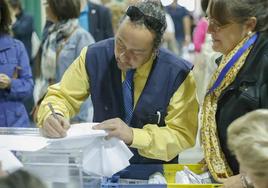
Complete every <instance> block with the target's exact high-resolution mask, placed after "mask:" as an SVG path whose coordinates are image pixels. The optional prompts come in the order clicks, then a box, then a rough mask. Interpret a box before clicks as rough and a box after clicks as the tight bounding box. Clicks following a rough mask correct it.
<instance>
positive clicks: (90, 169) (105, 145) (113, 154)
mask: <svg viewBox="0 0 268 188" xmlns="http://www.w3.org/2000/svg"><path fill="white" fill-rule="evenodd" d="M132 156H133V154H132V152H131V151H130V150H129V149H128V147H127V146H126V145H125V144H124V143H123V141H120V140H118V139H116V138H112V139H109V140H105V139H101V138H98V139H95V140H94V142H92V143H91V145H89V146H88V147H87V148H86V149H85V150H84V156H83V165H82V166H83V170H84V172H86V173H88V174H94V175H99V176H107V177H110V176H112V175H113V174H115V173H117V172H119V171H120V170H123V169H124V168H126V167H127V166H129V165H130V164H129V159H130V158H131V157H132Z"/></svg>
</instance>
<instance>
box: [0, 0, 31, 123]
mask: <svg viewBox="0 0 268 188" xmlns="http://www.w3.org/2000/svg"><path fill="white" fill-rule="evenodd" d="M10 26H11V15H10V11H9V7H8V4H7V2H6V1H5V0H1V1H0V127H29V126H30V122H29V118H28V114H27V111H26V109H25V107H24V104H23V100H25V99H27V97H30V96H31V95H32V91H33V80H32V72H31V67H30V65H29V58H28V55H27V52H26V50H25V47H24V45H23V44H22V42H20V41H18V40H16V39H13V38H12V37H11V36H10Z"/></svg>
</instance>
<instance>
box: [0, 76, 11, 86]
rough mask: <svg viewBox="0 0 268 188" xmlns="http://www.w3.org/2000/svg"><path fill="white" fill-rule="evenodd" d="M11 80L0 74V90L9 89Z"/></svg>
mask: <svg viewBox="0 0 268 188" xmlns="http://www.w3.org/2000/svg"><path fill="white" fill-rule="evenodd" d="M10 83H11V80H10V78H9V77H8V76H7V75H6V74H0V89H7V88H10Z"/></svg>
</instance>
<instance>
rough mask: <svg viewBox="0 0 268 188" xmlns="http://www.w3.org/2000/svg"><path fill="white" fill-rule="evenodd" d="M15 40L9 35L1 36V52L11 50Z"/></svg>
mask: <svg viewBox="0 0 268 188" xmlns="http://www.w3.org/2000/svg"><path fill="white" fill-rule="evenodd" d="M12 45H13V40H12V38H11V37H10V36H9V35H0V51H3V50H6V49H9V48H11V46H12Z"/></svg>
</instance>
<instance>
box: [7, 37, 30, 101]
mask: <svg viewBox="0 0 268 188" xmlns="http://www.w3.org/2000/svg"><path fill="white" fill-rule="evenodd" d="M16 48H17V60H18V66H20V67H21V69H20V70H19V72H18V78H16V79H13V78H11V84H10V89H9V90H6V92H5V95H6V96H7V98H8V99H11V100H23V99H25V98H27V97H30V96H31V95H32V92H33V79H32V70H31V67H30V64H29V58H28V55H27V52H26V49H25V47H24V45H23V44H22V43H21V42H18V41H17V42H16Z"/></svg>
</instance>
